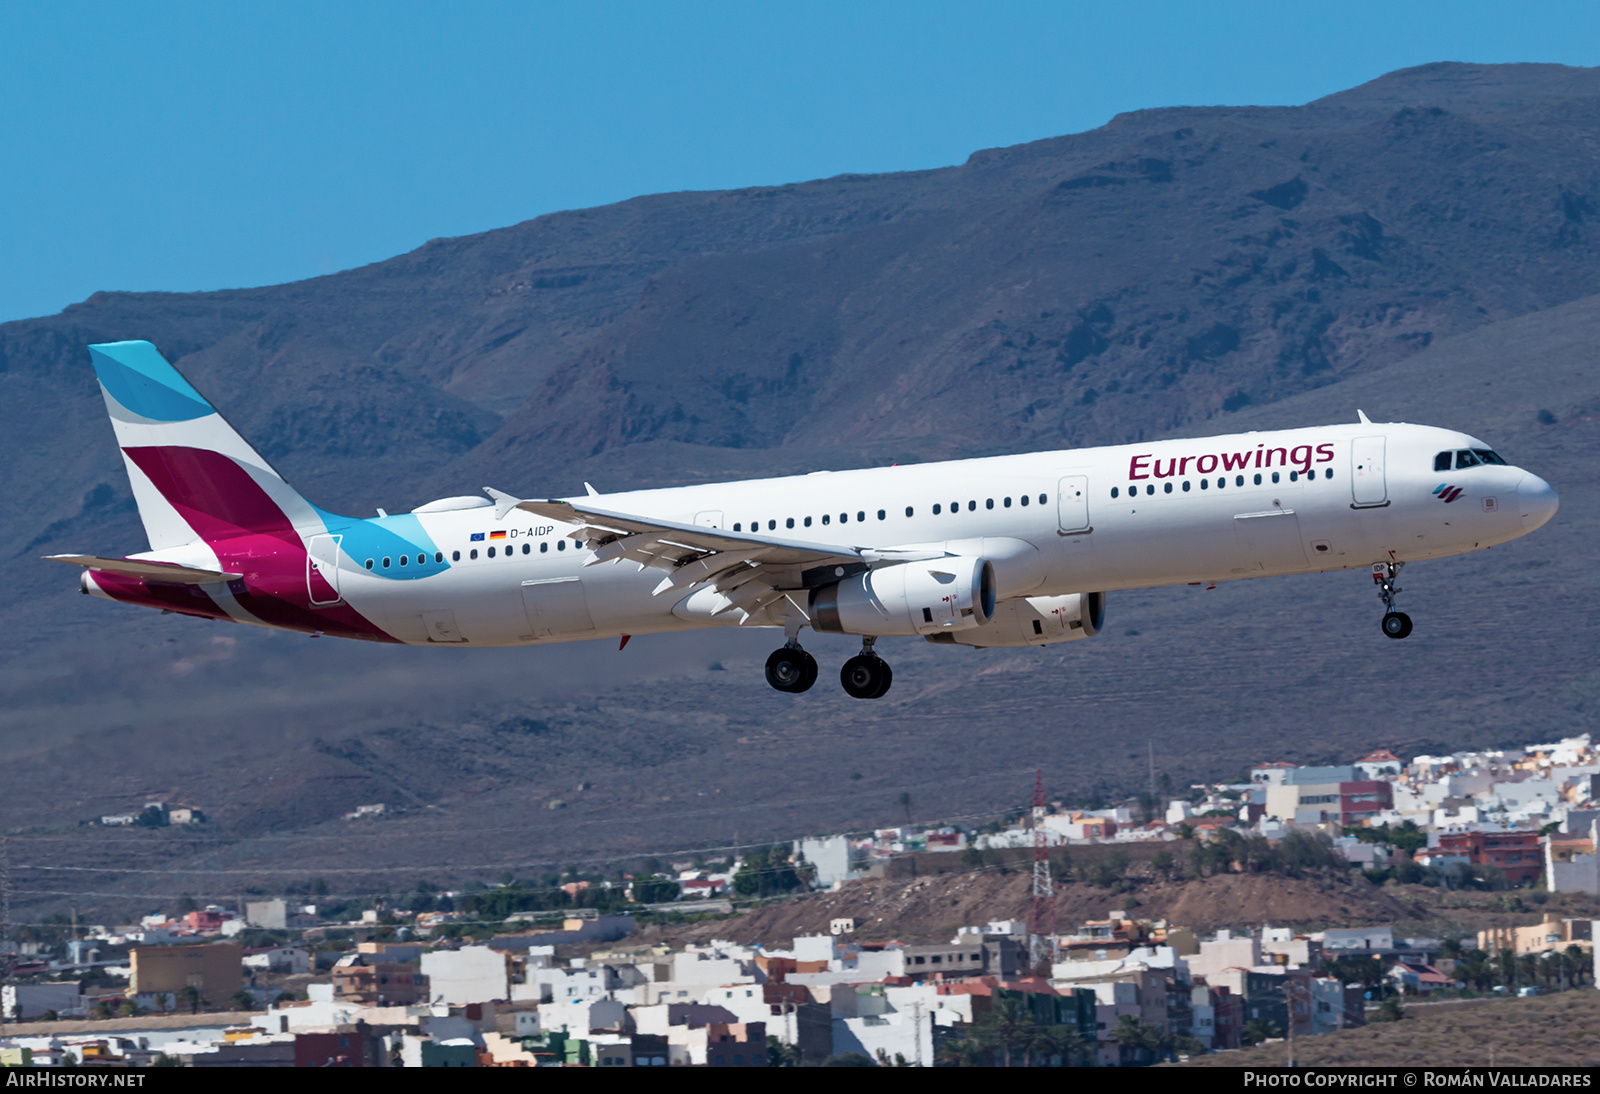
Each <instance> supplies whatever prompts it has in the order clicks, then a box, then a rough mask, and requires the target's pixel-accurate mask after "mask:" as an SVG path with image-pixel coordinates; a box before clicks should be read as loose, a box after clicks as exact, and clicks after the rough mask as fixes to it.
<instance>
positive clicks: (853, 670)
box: [767, 638, 894, 699]
mask: <svg viewBox="0 0 1600 1094" xmlns="http://www.w3.org/2000/svg"><path fill="white" fill-rule="evenodd" d="M873 642H874V639H871V638H863V639H862V640H861V652H860V653H858V654H856V656H854V657H852V658H850V660H848V661H846V662H845V663H844V667H843V668H842V669H840V670H839V683H841V684H842V685H844V690H845V692H846V693H847V694H849V695H851V696H853V697H855V698H857V699H881V698H883V696H884V694H885V693H886V692H887V691H888V690H889V685H890V684H892V683H893V682H894V673H893V672H892V671H891V670H890V669H889V665H888V662H886V661H884V659H883V658H881V657H879V656H878V655H877V654H876V653H874V652H873V649H872V645H873ZM816 682H817V659H816V658H815V657H812V656H811V655H810V654H809V653H807V652H806V651H805V650H803V649H801V648H800V642H799V641H798V639H795V638H790V639H789V642H788V644H787V645H785V646H784V647H783V648H782V649H778V650H773V651H772V656H771V657H768V658H767V683H769V684H771V685H772V686H773V687H774V688H776V689H778V690H779V691H787V692H791V693H795V694H798V693H799V692H802V691H807V690H809V689H810V687H811V685H812V684H815V683H816Z"/></svg>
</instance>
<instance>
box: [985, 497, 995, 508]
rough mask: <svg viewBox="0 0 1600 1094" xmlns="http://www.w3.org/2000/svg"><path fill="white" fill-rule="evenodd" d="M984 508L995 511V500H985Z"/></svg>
mask: <svg viewBox="0 0 1600 1094" xmlns="http://www.w3.org/2000/svg"><path fill="white" fill-rule="evenodd" d="M983 507H984V508H985V509H993V508H994V499H993V498H984V499H983Z"/></svg>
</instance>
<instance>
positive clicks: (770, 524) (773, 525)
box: [767, 520, 778, 532]
mask: <svg viewBox="0 0 1600 1094" xmlns="http://www.w3.org/2000/svg"><path fill="white" fill-rule="evenodd" d="M777 529H778V522H777V521H775V520H769V521H767V531H769V532H775V531H777Z"/></svg>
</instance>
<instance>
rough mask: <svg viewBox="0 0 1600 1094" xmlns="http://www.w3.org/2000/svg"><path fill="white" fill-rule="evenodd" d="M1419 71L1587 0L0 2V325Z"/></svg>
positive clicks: (1582, 13)
mask: <svg viewBox="0 0 1600 1094" xmlns="http://www.w3.org/2000/svg"><path fill="white" fill-rule="evenodd" d="M1440 60H1459V61H1479V62H1506V61H1548V62H1557V63H1562V64H1572V65H1595V64H1600V5H1596V4H1593V3H1587V4H1578V3H1542V4H1537V5H1528V4H1486V3H1473V2H1470V0H1459V2H1456V3H1410V4H1408V3H1403V2H1399V0H1386V2H1384V3H1365V2H1357V0H1346V2H1343V3H1311V2H1306V3H1300V4H1283V3H1211V4H1197V3H1150V2H1144V3H1140V2H1120V3H1116V4H1110V3H1097V4H1076V3H1051V4H1033V3H1011V4H994V3H988V4H945V3H926V2H925V3H914V4H910V3H908V4H900V3H850V4H831V3H825V2H809V3H803V4H779V3H766V4H759V5H751V4H734V3H725V4H692V3H651V4H645V3H623V4H602V3H584V4H579V3H567V4H539V3H517V4H503V5H502V4H494V3H487V2H484V3H474V4H469V5H460V4H456V5H444V4H437V5H433V4H405V3H385V4H381V5H379V4H372V5H363V4H359V3H339V4H332V5H330V4H325V3H318V4H305V3H294V2H291V0H283V2H280V3H275V4H271V5H216V4H212V5H192V6H188V5H182V4H165V5H135V4H120V5H114V4H80V5H74V4H70V3H52V4H45V5H21V4H13V5H6V6H5V7H4V8H0V321H4V320H8V319H16V318H21V317H25V316H34V315H45V314H50V313H53V312H55V311H58V310H59V309H60V308H62V307H63V306H65V305H67V304H69V303H72V302H74V301H77V300H81V299H83V298H84V297H86V296H88V295H89V294H90V293H92V292H94V291H96V290H99V289H135V290H143V289H164V290H193V289H214V288H223V287H233V286H245V285H260V284H270V283H275V282H280V281H289V280H295V279H298V278H304V277H312V276H315V275H317V274H319V273H325V272H330V271H332V270H337V269H344V268H348V267H351V266H358V265H362V264H364V263H367V262H373V261H377V260H380V259H383V258H387V257H389V256H391V255H394V254H398V253H401V252H403V251H406V250H409V249H411V248H413V247H415V246H417V245H419V244H421V243H423V242H424V241H426V240H428V239H431V238H434V237H437V236H451V235H461V234H464V233H468V232H476V231H482V230H484V229H488V228H495V227H501V226H504V225H507V224H513V223H516V222H517V221H520V220H525V219H528V218H529V217H534V216H538V215H539V214H541V213H547V212H551V211H554V210H557V209H568V208H576V207H582V206H589V205H599V204H604V203H607V202H611V201H617V200H620V199H623V198H627V197H632V196H634V195H637V194H644V193H655V192H660V191H667V190H684V189H718V188H726V187H738V186H749V185H758V184H771V183H780V182H791V181H797V180H801V179H808V178H818V177H824V176H828V175H834V174H839V173H842V172H876V171H893V170H903V169H913V168H924V167H937V166H942V165H946V164H952V163H959V162H961V161H962V160H964V159H965V158H966V157H967V155H968V154H969V153H971V152H972V151H973V150H975V149H979V148H991V147H997V146H1002V145H1008V144H1015V143H1018V142H1021V141H1027V140H1033V139H1037V138H1040V137H1047V136H1054V135H1058V134H1061V133H1069V132H1076V131H1080V130H1084V129H1091V128H1094V127H1095V126H1098V125H1100V124H1102V123H1104V122H1105V121H1107V120H1108V119H1109V118H1110V117H1111V116H1112V115H1114V114H1116V113H1118V112H1120V111H1125V110H1134V109H1139V108H1142V107H1152V106H1173V105H1201V104H1220V103H1230V104H1237V103H1257V104H1289V103H1300V102H1305V101H1308V100H1310V99H1314V98H1317V97H1320V96H1322V95H1326V94H1330V93H1332V92H1334V91H1338V90H1341V89H1343V88H1346V87H1350V86H1353V85H1355V84H1358V83H1361V82H1363V81H1366V80H1369V79H1372V78H1373V77H1376V76H1379V75H1381V74H1382V73H1384V72H1388V71H1391V70H1393V69H1396V68H1403V67H1406V66H1409V65H1415V64H1422V63H1426V62H1430V61H1440Z"/></svg>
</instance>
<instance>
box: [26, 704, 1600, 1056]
mask: <svg viewBox="0 0 1600 1094" xmlns="http://www.w3.org/2000/svg"><path fill="white" fill-rule="evenodd" d="M1152 773H1153V772H1152ZM907 812H909V809H908V810H907ZM383 814H384V807H383V806H380V805H368V806H362V807H359V808H357V809H355V810H354V811H352V812H351V814H350V816H349V818H348V820H349V823H352V824H360V823H377V822H381V818H382V817H383ZM101 823H102V824H103V825H106V826H119V825H132V824H142V825H163V824H201V823H204V814H203V812H202V811H200V810H198V809H194V808H192V807H188V806H171V805H169V804H167V803H163V802H150V803H147V804H146V805H145V807H144V808H143V809H142V810H139V811H137V812H130V813H126V814H117V815H108V816H105V817H103V818H102V819H101ZM1597 835H1600V751H1597V750H1596V748H1595V747H1594V745H1593V743H1592V742H1591V740H1590V738H1589V737H1588V736H1587V735H1585V736H1580V737H1573V738H1569V739H1565V740H1560V741H1556V742H1554V743H1544V744H1527V745H1524V746H1522V747H1521V748H1508V749H1503V750H1496V751H1479V752H1463V753H1457V754H1453V755H1448V756H1427V755H1419V756H1413V757H1411V758H1410V759H1409V760H1406V759H1403V758H1401V757H1399V756H1397V755H1394V754H1393V753H1391V752H1388V751H1383V750H1380V751H1377V752H1374V753H1371V754H1369V755H1366V756H1363V757H1361V758H1359V759H1357V760H1354V761H1353V762H1351V763H1349V764H1346V765H1340V766H1322V767H1308V766H1295V765H1290V764H1284V763H1266V764H1262V765H1260V766H1258V767H1255V768H1253V769H1251V770H1250V771H1249V772H1248V773H1243V777H1241V778H1240V779H1239V780H1237V781H1233V782H1228V783H1222V784H1216V785H1208V786H1196V787H1191V788H1190V789H1189V792H1188V793H1187V794H1182V795H1179V794H1176V793H1174V792H1173V788H1172V787H1171V786H1170V784H1169V783H1168V782H1167V780H1165V779H1162V780H1156V779H1154V778H1152V780H1151V786H1150V789H1149V790H1147V791H1146V792H1144V793H1142V794H1140V795H1138V796H1136V797H1135V798H1132V799H1129V800H1128V801H1125V802H1120V803H1095V802H1090V803H1087V804H1081V805H1076V806H1074V805H1068V804H1067V803H1066V802H1063V801H1060V800H1052V799H1051V798H1049V797H1048V796H1047V795H1046V794H1045V792H1044V784H1043V779H1042V776H1040V777H1036V780H1035V787H1034V797H1033V803H1032V807H1031V808H1025V809H1019V810H1017V811H1016V812H1015V813H1014V814H1013V815H1011V816H1010V817H1007V818H1004V819H1002V821H1001V822H999V823H993V824H989V825H987V826H986V827H982V828H972V827H967V826H964V825H961V824H939V825H932V826H928V825H921V826H917V825H906V826H903V827H894V828H886V829H883V830H879V831H875V832H871V833H864V834H859V835H855V836H851V835H832V836H818V837H814V838H804V839H800V840H797V841H795V842H794V843H793V844H792V845H785V846H775V847H762V848H745V849H741V850H739V851H735V852H731V853H730V854H728V855H727V856H726V857H723V858H720V859H708V858H706V857H705V856H696V857H695V859H694V860H692V861H682V862H672V861H669V862H659V861H651V862H647V863H643V864H642V865H639V866H637V867H636V868H634V869H632V870H631V871H629V872H627V873H619V874H617V875H615V876H606V875H604V874H601V873H595V874H592V875H581V874H580V873H578V872H569V875H563V876H562V877H555V878H550V879H547V881H548V883H547V884H546V883H540V884H534V883H528V882H524V881H519V880H517V879H515V878H509V877H508V878H506V879H504V880H503V881H502V882H501V883H500V884H498V885H482V886H476V887H472V888H464V889H456V890H442V889H439V888H437V887H433V886H430V885H427V884H426V883H418V884H417V886H416V887H415V889H414V890H412V891H410V892H406V893H402V894H399V895H397V896H396V895H388V896H377V895H369V896H367V897H361V898H354V897H348V896H345V895H342V894H336V893H331V892H328V891H327V886H326V884H325V883H316V884H311V885H308V886H306V887H303V889H302V891H299V892H296V893H294V894H286V895H284V896H282V897H262V898H261V899H242V900H239V901H237V902H236V903H234V904H232V905H224V904H208V905H206V906H200V905H199V903H198V902H195V901H190V902H188V905H189V906H186V907H182V908H177V909H173V910H170V911H166V912H158V913H155V914H152V915H148V916H145V917H144V918H143V919H142V920H141V921H140V922H138V923H131V924H125V925H117V926H106V925H96V924H88V923H82V924H80V923H78V922H76V921H75V919H74V918H70V917H67V916H63V915H55V916H52V917H50V919H49V920H48V921H47V922H45V923H43V924H35V925H17V926H15V927H12V928H10V930H9V935H10V937H9V938H6V939H4V940H0V950H3V951H4V952H3V954H0V960H3V961H4V962H5V963H6V966H7V967H6V968H5V974H6V975H5V980H4V985H3V988H0V1004H3V1008H4V1017H5V1020H6V1024H5V1025H3V1026H0V1064H13V1065H58V1066H59V1065H74V1064H76V1065H98V1066H107V1067H113V1066H128V1067H135V1066H153V1065H181V1066H195V1067H204V1066H449V1067H456V1066H460V1067H475V1066H512V1067H535V1066H591V1067H648V1066H663V1067H667V1066H713V1067H771V1066H798V1065H817V1064H830V1065H847V1064H859V1065H868V1066H870V1065H881V1066H961V1065H967V1066H993V1065H1003V1066H1139V1065H1147V1064H1153V1063H1157V1062H1161V1061H1167V1060H1186V1059H1194V1058H1197V1057H1201V1056H1205V1055H1208V1054H1226V1053H1228V1052H1229V1051H1231V1050H1236V1049H1240V1048H1242V1047H1244V1046H1250V1045H1259V1044H1266V1043H1276V1042H1280V1041H1281V1042H1282V1046H1281V1047H1282V1048H1283V1051H1284V1054H1285V1058H1286V1059H1287V1058H1289V1054H1290V1053H1292V1052H1293V1045H1294V1042H1295V1040H1296V1039H1304V1038H1314V1037H1319V1036H1322V1035H1327V1034H1333V1033H1336V1032H1338V1031H1341V1030H1345V1029H1349V1028H1351V1027H1356V1026H1364V1025H1367V1024H1368V1023H1379V1022H1387V1021H1395V1020H1398V1019H1400V1018H1401V1017H1402V1015H1404V1013H1405V1011H1406V1008H1407V1006H1408V1005H1412V1004H1414V1003H1416V1002H1418V1001H1420V1000H1436V999H1445V998H1450V999H1471V998H1475V997H1476V998H1485V999H1494V998H1501V997H1510V998H1516V997H1526V996H1530V995H1540V994H1548V993H1555V992H1561V991H1565V990H1570V989H1575V988H1586V989H1588V990H1591V991H1592V990H1593V988H1594V987H1595V985H1596V977H1595V973H1596V960H1595V949H1594V926H1595V920H1594V919H1592V918H1588V917H1584V916H1577V915H1562V914H1560V913H1559V912H1556V911H1547V910H1541V906H1542V905H1544V906H1548V905H1549V904H1550V903H1551V902H1552V901H1553V900H1554V899H1555V898H1556V896H1557V894H1586V895H1588V896H1596V895H1600V854H1597V846H1596V838H1597ZM995 873H1007V874H1019V875H1031V887H1030V889H1029V900H1028V904H1027V906H1026V907H1025V908H1020V907H1018V906H1016V903H1015V902H1014V901H1013V902H1012V903H1011V904H1010V905H1008V906H1005V907H999V906H995V907H992V908H990V909H988V913H989V915H992V918H987V917H983V916H980V917H978V920H977V921H974V922H970V923H963V924H960V925H958V926H956V927H954V928H953V929H952V930H950V931H948V932H946V934H945V935H944V936H943V937H933V936H931V935H929V932H928V931H926V930H922V931H921V932H920V935H921V937H918V938H915V939H913V940H904V939H903V938H902V937H899V936H903V935H905V934H906V931H905V925H904V924H901V923H897V922H896V920H895V919H894V917H893V916H892V915H880V916H876V917H872V918H871V919H870V920H869V919H868V918H867V917H864V916H861V915H846V916H838V917H834V918H831V919H829V920H828V921H827V922H826V930H825V931H824V930H817V931H815V932H814V933H801V932H799V931H796V932H794V933H792V934H791V935H790V936H787V937H775V938H761V939H757V940H749V939H747V940H745V941H731V940H728V939H727V938H723V937H720V936H719V935H718V934H717V933H716V932H717V931H719V930H722V929H724V928H732V927H734V926H735V925H737V924H738V922H739V920H740V918H741V917H744V916H748V915H751V914H752V913H753V912H754V911H755V910H756V909H762V908H772V907H779V906H782V905H784V904H785V903H786V902H788V903H795V902H803V901H817V900H821V899H824V897H825V894H834V895H837V896H841V897H842V896H845V895H848V894H849V893H850V892H852V891H853V889H852V887H853V886H855V887H859V886H862V885H865V884H868V883H870V882H872V881H873V880H874V879H891V880H892V879H897V878H898V879H902V880H908V881H911V882H912V883H914V884H918V885H921V884H933V883H936V882H938V881H940V880H941V879H943V878H945V877H947V876H950V877H958V878H959V877H970V876H973V875H990V874H995ZM1251 874H1265V875H1272V876H1279V877H1282V878H1284V879H1291V878H1297V877H1305V876H1313V875H1316V876H1322V875H1337V876H1341V877H1344V876H1350V877H1355V878H1357V880H1358V881H1359V883H1360V884H1362V885H1366V886H1369V887H1376V888H1378V889H1380V890H1381V889H1382V888H1383V887H1385V886H1395V885H1412V886H1425V887H1429V888H1431V889H1432V890H1434V891H1436V892H1438V893H1441V894H1444V893H1454V892H1464V891H1475V892H1476V891H1481V892H1486V893H1500V894H1503V895H1504V896H1505V897H1507V898H1509V899H1508V900H1507V902H1506V904H1505V905H1504V907H1505V908H1506V910H1507V912H1508V915H1509V918H1510V919H1513V920H1517V922H1515V923H1511V924H1510V925H1506V924H1504V923H1502V924H1500V925H1495V926H1489V927H1485V928H1483V929H1481V930H1477V931H1474V932H1470V933H1467V932H1456V933H1442V934H1441V936H1440V937H1420V936H1418V937H1414V936H1412V935H1410V934H1404V933H1397V932H1399V931H1400V928H1399V927H1397V925H1396V924H1394V923H1382V922H1374V923H1371V924H1368V925H1365V926H1343V927H1333V926H1329V927H1324V928H1323V929H1307V930H1300V929H1297V928H1295V927H1290V926H1284V925H1278V926H1274V925H1272V924H1270V923H1265V922H1261V921H1260V917H1256V918H1254V919H1250V918H1247V919H1245V920H1243V921H1240V922H1237V923H1234V924H1232V925H1231V926H1226V927H1223V926H1216V925H1214V924H1213V925H1212V926H1211V927H1210V928H1209V929H1201V928H1199V927H1197V926H1195V925H1193V924H1184V923H1180V922H1173V921H1169V919H1168V918H1157V917H1153V916H1146V915H1142V914H1140V912H1139V911H1138V899H1137V895H1136V892H1137V888H1136V886H1135V885H1134V884H1133V882H1132V881H1131V880H1130V879H1133V878H1139V877H1144V878H1149V879H1152V880H1155V879H1163V878H1164V879H1190V880H1193V879H1203V878H1208V877H1210V878H1216V877H1228V876H1233V875H1251ZM1071 886H1091V887H1094V888H1095V891H1096V892H1099V893H1103V894H1104V895H1106V896H1107V897H1108V898H1113V899H1114V898H1116V897H1118V896H1121V895H1123V894H1126V896H1127V897H1129V898H1130V899H1129V901H1128V906H1127V907H1123V908H1118V909H1114V910H1111V911H1109V914H1107V915H1105V916H1104V917H1099V918H1090V919H1083V920H1081V921H1078V922H1071V923H1057V922H1055V919H1056V916H1057V909H1058V902H1057V897H1058V896H1059V895H1060V893H1061V891H1063V890H1065V889H1067V888H1069V887H1071ZM1523 894H1526V900H1524V897H1523ZM1246 914H1247V915H1248V912H1247V913H1246ZM1591 914H1592V908H1591ZM691 929H693V930H698V931H700V932H701V934H703V935H704V938H703V939H701V940H688V939H686V938H684V937H683V936H684V935H685V934H686V933H688V932H689V931H690V930H691ZM707 931H709V932H711V933H709V934H706V933H705V932H707ZM675 932H676V934H675ZM725 933H732V932H731V930H730V931H726V932H725Z"/></svg>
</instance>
